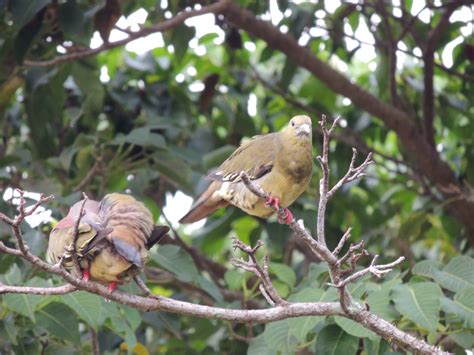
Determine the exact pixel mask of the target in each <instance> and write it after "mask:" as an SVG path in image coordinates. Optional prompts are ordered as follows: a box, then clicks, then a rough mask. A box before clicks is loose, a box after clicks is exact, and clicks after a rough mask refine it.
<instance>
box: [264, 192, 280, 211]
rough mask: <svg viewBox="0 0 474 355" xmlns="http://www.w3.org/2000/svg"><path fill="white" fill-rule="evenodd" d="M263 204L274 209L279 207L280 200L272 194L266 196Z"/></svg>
mask: <svg viewBox="0 0 474 355" xmlns="http://www.w3.org/2000/svg"><path fill="white" fill-rule="evenodd" d="M265 206H266V207H274V208H275V209H277V210H278V209H279V208H280V200H278V197H273V196H271V195H270V196H268V197H267V198H266V200H265Z"/></svg>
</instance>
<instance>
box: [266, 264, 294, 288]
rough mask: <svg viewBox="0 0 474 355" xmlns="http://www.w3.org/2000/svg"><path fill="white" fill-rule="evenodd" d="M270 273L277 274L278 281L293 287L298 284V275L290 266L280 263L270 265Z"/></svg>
mask: <svg viewBox="0 0 474 355" xmlns="http://www.w3.org/2000/svg"><path fill="white" fill-rule="evenodd" d="M269 268H270V272H271V273H273V274H275V275H276V277H277V278H278V279H280V280H281V281H283V282H284V283H286V284H287V285H288V286H290V287H293V286H294V285H295V283H296V274H295V272H294V271H293V269H292V268H290V267H289V266H288V265H285V264H280V263H270V266H269Z"/></svg>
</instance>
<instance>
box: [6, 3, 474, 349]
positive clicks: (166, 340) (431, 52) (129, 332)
mask: <svg viewBox="0 0 474 355" xmlns="http://www.w3.org/2000/svg"><path fill="white" fill-rule="evenodd" d="M212 3H214V2H213V1H184V0H183V1H172V0H170V1H166V0H162V1H158V0H135V1H131V0H103V1H89V0H67V1H65V0H61V1H58V0H35V1H30V0H10V1H8V0H7V1H0V15H1V22H0V117H1V120H0V126H1V142H0V192H1V193H2V196H3V198H2V199H0V209H1V211H2V212H3V213H5V214H7V215H10V216H13V215H14V213H15V209H16V207H15V206H16V204H17V203H18V201H17V197H18V194H17V193H16V192H15V189H16V188H19V189H23V190H26V191H28V192H29V194H28V197H29V198H30V199H31V200H32V201H34V200H35V199H38V196H39V193H45V194H54V195H55V199H54V200H53V201H52V202H51V203H49V204H48V205H47V206H43V209H42V210H41V211H40V212H39V213H38V214H36V215H34V216H32V217H30V219H29V225H24V226H23V227H24V232H25V237H26V239H27V241H28V242H29V245H30V247H31V250H32V251H33V252H34V253H35V254H37V255H39V256H41V257H43V256H44V253H45V251H46V245H47V236H48V234H49V231H50V230H51V228H52V227H54V224H55V223H56V222H57V221H58V220H59V219H60V218H61V216H63V215H64V214H65V213H66V211H67V210H68V207H69V206H70V205H72V204H73V203H74V202H76V201H78V200H79V199H81V192H86V193H87V194H88V196H89V197H91V198H97V199H100V198H101V197H103V196H104V195H105V194H106V193H109V192H126V193H130V194H133V195H134V196H135V197H137V198H138V199H140V200H142V201H143V202H144V203H145V204H146V205H147V207H148V208H149V209H150V210H151V211H152V212H153V215H154V217H155V219H156V221H159V222H160V223H164V224H169V225H171V226H172V227H173V228H174V229H175V233H172V237H171V238H168V239H167V240H165V241H164V242H163V243H162V244H161V245H160V246H159V248H155V249H154V250H153V252H152V257H151V259H152V260H151V261H150V262H149V264H148V265H147V269H146V273H145V276H146V280H147V284H148V286H149V287H150V288H151V289H152V291H154V292H156V293H159V294H161V295H164V296H168V297H173V298H177V299H181V300H187V301H191V302H196V303H201V304H210V305H215V306H220V307H226V308H261V307H265V302H264V299H263V298H262V297H261V295H260V294H259V292H258V287H257V286H258V285H257V283H256V280H255V279H254V278H253V277H252V275H250V274H248V273H243V272H241V271H240V270H237V269H236V268H235V267H233V266H232V265H231V263H230V259H231V258H232V257H233V256H238V255H237V254H236V253H234V251H233V250H232V248H231V243H230V238H229V236H231V235H235V236H237V237H238V238H239V239H240V240H242V241H244V242H246V243H250V244H255V242H256V241H257V240H259V239H260V240H263V241H264V242H265V247H264V248H262V250H261V253H262V255H263V254H264V253H268V254H269V255H270V258H271V261H272V262H271V273H272V276H273V278H274V284H275V286H276V288H277V290H278V292H279V293H280V295H281V296H282V297H284V298H288V297H290V299H293V300H307V301H309V300H320V299H324V300H332V299H334V298H335V293H334V292H333V290H330V289H327V288H325V282H326V281H327V273H326V272H325V266H324V265H323V264H321V263H319V260H317V258H315V256H314V255H311V254H310V253H309V252H308V250H307V248H306V247H305V245H304V244H303V243H301V241H299V240H298V239H297V238H296V237H295V236H293V235H292V232H291V230H290V229H289V228H288V227H286V226H283V225H280V224H278V223H277V222H276V221H275V219H274V218H270V219H269V220H261V219H256V218H253V217H250V216H247V215H245V214H244V213H243V212H241V211H240V210H237V209H234V208H227V209H225V210H220V211H218V212H216V213H215V214H213V215H212V216H211V217H210V218H208V219H207V220H205V221H202V222H199V223H196V224H193V225H189V226H180V225H179V224H178V223H177V221H178V220H179V218H180V217H182V215H183V214H184V213H185V212H186V211H187V209H188V208H189V207H190V205H191V203H192V200H193V198H194V197H196V196H197V195H199V193H200V192H202V191H203V190H204V189H205V188H206V186H207V184H208V181H207V180H206V179H205V176H206V174H207V173H208V172H209V171H211V170H212V169H213V168H215V167H217V166H218V165H219V164H220V163H221V162H222V161H223V160H224V159H225V158H227V157H228V156H229V155H230V154H231V152H232V151H233V150H234V149H235V148H236V147H237V146H238V145H239V143H240V142H241V141H242V139H245V138H249V137H252V136H254V135H257V134H262V133H268V132H273V131H278V130H280V129H282V128H283V127H284V126H285V125H286V123H287V122H288V120H289V119H290V118H291V117H292V116H293V115H297V114H307V115H309V116H311V117H312V119H313V128H314V132H313V139H314V156H315V157H316V155H317V154H318V152H319V151H320V146H321V141H322V138H321V136H320V134H319V130H318V127H317V126H318V125H317V122H318V120H319V119H320V117H321V115H322V114H325V115H327V116H328V118H329V119H333V118H334V117H336V116H341V120H340V125H339V127H338V128H337V129H336V132H335V136H334V140H333V141H332V142H331V146H330V148H331V152H330V168H331V173H332V181H331V182H332V183H335V182H336V181H337V179H338V178H340V177H341V176H343V175H344V173H345V172H346V170H347V167H348V164H349V162H350V159H351V155H352V150H351V148H352V147H355V148H357V149H358V150H359V152H360V156H359V159H361V160H362V159H363V157H365V155H366V154H367V153H368V152H370V151H372V152H374V160H375V161H376V164H374V165H372V166H371V167H370V169H369V170H368V172H367V177H366V178H365V179H363V180H361V181H356V182H354V183H351V184H349V185H346V186H344V188H343V189H342V190H341V191H340V192H339V193H338V194H337V195H336V196H335V197H334V198H333V199H332V200H331V202H330V204H329V206H328V211H327V222H326V223H327V239H328V244H329V245H330V246H331V247H334V246H335V245H336V244H337V241H338V240H339V238H340V237H341V236H342V234H343V233H344V231H345V230H346V229H347V228H348V227H352V228H353V230H352V241H353V242H354V241H359V240H364V241H365V243H366V245H367V248H368V250H369V251H370V252H371V253H373V254H380V256H381V260H382V261H391V260H393V259H395V258H397V257H398V256H400V255H403V256H405V257H406V262H405V263H404V264H403V267H402V268H401V270H406V271H402V272H400V271H397V272H393V273H391V274H390V275H389V277H388V278H387V280H385V281H384V283H376V282H375V281H373V282H367V280H365V282H364V283H362V282H361V283H357V284H355V286H354V287H355V288H356V290H354V292H355V293H354V295H355V297H356V298H358V299H361V300H364V301H365V302H368V303H369V304H371V305H372V304H373V305H375V306H374V307H375V309H376V310H377V312H379V313H378V314H380V315H382V316H383V317H384V318H385V319H388V320H390V321H393V322H395V323H397V325H398V326H400V327H401V328H403V329H405V330H407V331H410V332H412V333H414V334H416V335H417V336H420V337H424V338H425V339H426V340H427V341H429V342H430V343H433V344H434V343H437V344H442V345H443V346H445V347H446V348H447V349H449V350H451V351H458V352H459V351H461V349H463V348H471V347H472V345H473V343H474V335H473V333H472V329H473V328H474V312H473V311H472V309H474V305H473V303H472V302H474V288H473V287H474V272H473V270H474V262H473V259H472V258H471V256H472V254H473V253H472V246H473V245H474V229H473V225H472V221H474V192H473V191H474V190H472V187H471V186H472V184H473V182H474V160H473V158H474V156H473V155H474V147H473V145H474V134H473V132H474V120H473V117H474V107H473V97H474V87H473V84H474V65H473V62H474V37H473V36H472V34H473V31H474V13H473V7H472V2H471V1H431V0H430V1H422V0H420V1H418V0H417V1H410V0H392V1H380V0H365V1H362V0H361V1H359V2H356V1H353V2H352V1H343V2H341V1H313V2H305V1H286V0H278V1H276V0H270V1H252V0H239V1H235V3H236V4H238V6H239V7H240V8H241V9H246V10H248V11H249V12H250V14H251V15H252V16H253V17H256V18H258V19H261V20H264V21H266V22H268V23H270V24H271V25H272V26H273V29H271V30H272V31H277V33H283V34H286V35H289V36H291V37H292V38H293V39H294V40H295V41H297V43H298V44H299V46H300V47H305V48H307V49H308V50H309V51H310V52H311V53H312V55H313V56H314V57H317V58H319V60H321V61H322V62H324V63H326V64H328V65H330V66H331V67H332V68H334V69H336V70H337V71H338V72H340V73H342V74H343V75H344V76H345V77H347V78H348V79H350V81H351V82H352V83H353V84H355V85H356V86H357V87H358V88H360V89H362V90H365V91H367V92H369V93H371V94H372V95H374V96H375V97H376V98H377V99H378V100H379V101H381V102H384V103H386V104H388V105H390V107H391V108H393V109H394V110H398V111H397V112H402V113H403V114H404V115H406V116H407V117H409V119H410V121H409V122H408V123H407V126H408V127H409V130H411V132H412V133H413V134H412V136H411V138H410V136H409V135H407V134H405V133H406V132H405V133H403V130H400V128H399V127H398V126H394V125H392V124H388V123H387V122H388V120H387V118H386V117H384V116H383V115H382V116H375V115H374V114H373V113H372V110H371V107H368V106H370V105H371V104H370V103H368V104H362V105H361V104H357V105H356V104H354V103H353V102H352V100H351V98H350V97H349V96H351V95H352V94H351V93H349V94H345V91H344V89H340V90H339V89H335V88H334V87H332V89H331V88H330V87H328V86H327V85H326V84H327V81H328V79H327V78H326V79H324V78H323V79H322V78H321V77H318V75H315V74H314V72H310V71H308V70H307V68H304V67H303V66H301V63H296V62H295V61H293V60H291V59H289V58H288V57H287V53H284V51H281V50H279V49H277V48H275V47H274V46H272V45H271V44H269V43H268V42H267V41H266V40H265V39H264V38H260V37H259V36H252V35H249V33H248V31H247V30H248V29H246V28H244V27H245V26H238V25H236V24H235V23H233V22H231V21H228V20H227V19H226V17H225V16H222V15H219V16H215V15H214V14H205V15H202V16H191V17H190V18H189V19H187V20H186V21H184V23H183V24H180V25H177V26H172V27H171V28H169V29H167V30H166V31H164V32H156V33H152V34H149V35H145V33H144V32H140V31H143V29H144V28H148V27H151V26H153V25H156V24H160V23H166V21H167V20H168V19H170V18H173V17H175V16H177V15H178V13H181V12H183V11H186V12H192V11H198V10H200V9H201V10H202V9H204V8H205V7H206V6H209V5H210V4H212ZM446 14H447V15H446ZM137 33H139V34H141V35H139V36H137V37H139V38H138V39H136V40H133V41H131V40H128V38H130V36H136V34H137ZM117 41H124V43H125V42H126V45H121V46H114V45H113V43H114V42H117ZM111 44H112V45H111ZM62 56H66V57H62ZM55 58H59V59H55ZM61 58H62V59H61ZM64 58H66V59H65V60H63V59H64ZM322 70H323V71H324V68H322ZM336 79H337V78H335V80H336ZM329 81H330V79H329ZM427 88H428V89H427ZM354 95H356V93H354ZM420 137H421V138H420ZM407 142H408V144H407ZM417 144H419V146H420V148H419V151H420V152H429V154H428V155H426V156H425V155H424V154H425V153H422V154H421V157H420V154H418V155H417V154H416V152H417V149H418V148H417ZM427 147H428V148H427ZM431 162H435V163H433V165H429V164H431ZM438 163H439V164H441V165H442V167H443V168H444V170H443V169H437V168H436V166H437V167H438V168H439V166H441V165H439V164H438ZM427 164H428V165H427ZM436 164H438V165H436ZM427 167H428V168H427ZM431 168H432V169H431ZM430 169H431V170H430ZM319 178H320V171H319V165H317V162H316V160H315V163H314V176H313V179H312V182H311V186H310V188H309V189H308V191H307V192H306V193H305V194H304V195H303V196H302V197H301V198H300V199H299V200H298V201H297V202H296V203H295V204H294V205H293V206H292V208H291V210H292V212H293V213H294V215H295V216H296V217H297V218H298V219H303V220H304V222H305V225H306V226H307V228H309V229H311V230H312V231H313V232H314V230H315V227H316V210H317V199H318V182H319ZM446 182H448V183H446ZM0 239H1V240H2V241H3V242H4V243H6V244H7V245H13V244H12V243H13V240H12V238H11V232H10V230H9V229H8V228H7V226H6V225H4V224H0ZM453 260H454V261H453ZM365 262H367V260H366V261H365ZM412 267H413V268H412ZM411 268H412V269H411ZM409 270H411V271H409ZM450 275H451V276H452V275H454V276H456V277H457V278H456V279H461V281H462V282H461V281H459V280H458V283H457V284H456V285H454V286H453V285H452V283H453V282H454V281H453V279H447V277H448V278H449V276H450ZM0 280H1V281H2V282H4V283H5V284H7V283H8V284H26V285H52V284H59V283H60V280H56V279H55V278H53V279H51V278H50V276H48V275H44V274H41V273H39V272H37V271H35V270H34V269H33V268H31V266H29V265H26V264H24V263H22V262H20V261H19V260H15V259H14V258H13V257H10V256H2V257H1V258H0ZM421 282H424V283H428V284H429V285H436V287H437V288H436V291H435V292H434V295H435V298H437V299H438V303H437V305H435V306H434V308H428V309H423V310H420V312H421V313H420V314H418V317H417V316H416V315H415V316H414V315H413V314H414V313H415V312H410V311H406V310H405V309H404V308H403V307H402V306H401V304H402V303H404V302H408V301H407V300H406V299H405V298H404V297H408V296H407V293H406V292H405V293H403V292H402V291H400V290H402V287H405V289H403V290H405V291H407V289H408V290H410V287H412V286H413V285H414V286H413V287H414V290H415V291H416V292H415V293H414V294H415V296H416V297H415V298H417V297H418V298H419V299H426V297H430V295H426V294H423V290H422V289H423V288H420V287H418V288H417V287H416V285H417V283H418V284H419V283H421ZM397 285H398V287H399V288H398V289H397V290H398V291H393V290H392V287H395V286H397ZM125 289H129V290H130V291H132V292H136V293H139V291H138V290H136V289H135V287H134V286H132V285H130V286H127V287H125ZM426 289H427V290H431V291H432V289H430V288H426ZM431 293H432V295H431V297H433V292H431ZM371 295H372V296H371ZM471 296H472V297H471ZM369 299H370V302H369ZM439 299H441V301H439ZM443 300H444V301H443ZM377 307H379V308H377ZM466 308H467V309H468V310H467V311H466ZM377 312H376V313H377ZM425 316H427V317H425ZM336 318H337V317H336ZM423 318H425V319H423ZM51 319H56V320H57V322H60V324H61V326H57V324H56V323H54V322H51ZM53 323H54V324H53ZM0 334H1V336H0V351H1V352H4V353H15V354H17V353H18V354H20V353H25V354H32V353H41V354H52V353H64V351H72V352H74V353H84V352H85V353H87V352H88V351H91V337H97V338H98V340H99V345H100V349H101V351H102V352H103V353H110V354H112V353H114V354H115V353H120V352H127V351H128V352H135V353H138V354H148V353H150V354H151V353H173V354H177V353H186V354H201V353H202V354H209V353H227V354H232V353H249V354H276V353H295V352H299V353H301V354H306V353H318V354H325V353H329V352H327V351H329V350H327V349H328V346H329V345H331V344H332V343H331V341H333V340H334V338H335V337H336V338H337V336H338V335H340V337H339V338H338V339H342V340H340V342H338V343H337V344H336V345H337V346H339V347H340V348H338V349H344V352H346V353H348V354H349V353H351V354H352V353H353V354H355V353H359V354H360V353H364V354H383V353H385V352H390V351H391V349H390V346H389V344H388V343H386V342H385V341H383V340H381V339H380V338H378V337H376V336H374V334H373V333H371V332H369V331H367V330H365V329H364V328H362V327H360V326H358V327H357V326H356V325H354V324H350V323H348V322H346V321H345V320H344V319H334V317H329V318H327V319H323V318H321V319H320V318H316V317H312V318H307V319H304V320H301V319H300V320H296V319H295V320H285V321H280V322H276V323H273V324H271V325H267V326H265V325H253V324H247V325H234V324H230V323H229V324H227V323H224V322H216V321H211V320H201V319H195V318H188V317H181V316H178V315H174V314H165V313H150V314H148V313H141V312H138V311H136V310H132V309H129V308H127V307H124V306H118V305H115V304H110V303H105V302H104V301H103V300H102V299H100V298H99V297H96V296H94V295H90V294H86V293H82V292H76V293H74V294H71V295H67V296H61V297H59V296H56V297H42V298H41V297H37V296H16V295H5V296H3V298H2V303H0ZM328 344H329V345H328ZM341 351H343V350H341Z"/></svg>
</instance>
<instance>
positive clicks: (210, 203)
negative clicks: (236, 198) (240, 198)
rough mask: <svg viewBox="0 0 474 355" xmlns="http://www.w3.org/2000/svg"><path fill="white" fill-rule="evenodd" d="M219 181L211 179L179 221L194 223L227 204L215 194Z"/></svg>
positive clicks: (219, 185) (219, 184)
mask: <svg viewBox="0 0 474 355" xmlns="http://www.w3.org/2000/svg"><path fill="white" fill-rule="evenodd" d="M221 184H222V183H221V182H220V181H213V182H212V183H211V184H210V185H209V187H208V188H207V190H206V191H204V192H203V193H202V195H201V196H199V197H198V199H197V200H196V202H195V203H194V204H193V205H192V207H191V209H190V210H189V212H188V213H186V215H185V216H184V217H183V218H181V219H180V220H179V223H182V224H184V223H194V222H197V221H199V220H200V219H203V218H205V217H207V216H209V215H210V214H211V213H212V212H214V211H215V210H217V209H219V208H221V207H225V206H227V205H228V204H229V203H228V202H227V201H225V200H223V199H222V198H221V197H219V196H217V194H216V192H217V191H218V190H219V189H220V187H221Z"/></svg>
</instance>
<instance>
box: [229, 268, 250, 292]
mask: <svg viewBox="0 0 474 355" xmlns="http://www.w3.org/2000/svg"><path fill="white" fill-rule="evenodd" d="M246 278H247V277H246V275H245V273H244V272H241V271H239V270H227V271H226V273H225V274H224V280H225V283H226V284H227V286H228V288H229V289H230V290H232V291H236V290H240V288H241V286H242V282H243V281H245V279H246Z"/></svg>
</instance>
